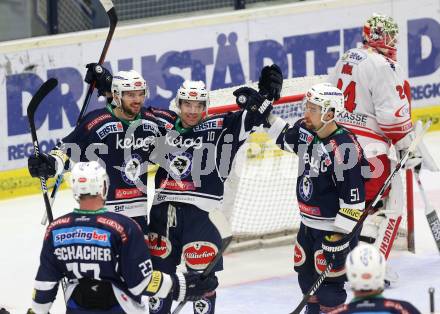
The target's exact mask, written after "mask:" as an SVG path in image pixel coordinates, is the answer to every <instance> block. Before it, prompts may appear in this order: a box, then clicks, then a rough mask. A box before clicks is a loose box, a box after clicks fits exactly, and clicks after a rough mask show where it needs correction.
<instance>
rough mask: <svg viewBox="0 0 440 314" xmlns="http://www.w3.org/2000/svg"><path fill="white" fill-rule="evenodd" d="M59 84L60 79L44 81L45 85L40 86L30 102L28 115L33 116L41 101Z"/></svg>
mask: <svg viewBox="0 0 440 314" xmlns="http://www.w3.org/2000/svg"><path fill="white" fill-rule="evenodd" d="M57 85H58V80H57V79H55V78H50V79H48V80H47V81H46V82H44V83H43V85H41V86H40V88H39V89H38V90H37V92H36V93H35V94H34V96H33V97H32V99H31V102H30V103H29V106H28V107H27V115H28V117H33V116H34V114H35V111H36V110H37V108H38V106H39V105H40V103H41V101H42V100H43V99H44V98H45V97H46V96H47V95H48V94H49V93H50V92H51V91H52V90H53V89H54V88H55V87H56V86H57Z"/></svg>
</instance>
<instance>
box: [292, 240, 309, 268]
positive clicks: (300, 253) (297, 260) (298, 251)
mask: <svg viewBox="0 0 440 314" xmlns="http://www.w3.org/2000/svg"><path fill="white" fill-rule="evenodd" d="M294 254H295V256H294V258H293V262H294V265H295V267H299V266H301V265H302V264H304V262H305V261H306V253H305V252H304V249H303V248H302V246H301V245H300V244H299V243H298V242H296V243H295V247H294Z"/></svg>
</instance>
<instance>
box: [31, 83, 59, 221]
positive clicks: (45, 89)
mask: <svg viewBox="0 0 440 314" xmlns="http://www.w3.org/2000/svg"><path fill="white" fill-rule="evenodd" d="M57 85H58V81H57V80H56V79H54V78H50V79H48V80H47V81H46V82H44V83H43V85H41V87H40V88H39V89H38V91H37V92H36V93H35V95H34V96H33V97H32V99H31V102H30V103H29V106H28V108H27V116H28V120H29V127H30V129H31V136H32V142H33V144H34V154H35V157H39V156H40V144H39V143H38V137H37V129H36V128H35V120H34V117H35V112H36V111H37V108H38V106H39V105H40V103H41V102H42V101H43V99H44V98H45V97H46V96H47V95H48V94H49V93H50V92H51V91H52V90H53V89H54V88H55V87H56V86H57ZM40 183H41V190H42V191H43V198H44V204H45V206H46V215H47V217H48V218H49V223H50V222H52V221H53V215H52V207H51V204H50V202H49V197H48V196H47V185H46V178H45V177H40Z"/></svg>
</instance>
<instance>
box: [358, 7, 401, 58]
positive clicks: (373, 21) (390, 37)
mask: <svg viewBox="0 0 440 314" xmlns="http://www.w3.org/2000/svg"><path fill="white" fill-rule="evenodd" d="M398 34H399V27H398V26H397V23H396V22H395V21H394V20H393V18H391V17H390V16H387V15H383V14H377V13H374V14H373V16H372V17H370V18H369V19H368V20H367V22H366V23H365V25H364V27H363V31H362V39H363V43H364V45H365V46H366V47H371V48H374V49H376V50H377V51H378V52H380V53H381V54H383V55H384V56H386V57H387V58H390V59H391V60H394V61H396V59H397V49H396V45H397V35H398Z"/></svg>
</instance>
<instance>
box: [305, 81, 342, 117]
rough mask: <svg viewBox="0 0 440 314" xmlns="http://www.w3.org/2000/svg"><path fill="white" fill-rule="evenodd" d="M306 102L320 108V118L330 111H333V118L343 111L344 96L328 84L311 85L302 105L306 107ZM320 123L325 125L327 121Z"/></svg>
mask: <svg viewBox="0 0 440 314" xmlns="http://www.w3.org/2000/svg"><path fill="white" fill-rule="evenodd" d="M307 102H311V103H312V104H315V105H318V106H320V107H321V114H322V117H323V116H324V114H326V113H327V112H329V111H330V110H331V109H334V111H335V117H336V116H337V115H338V114H339V113H341V112H343V111H344V110H345V109H344V94H343V93H342V92H341V90H340V89H339V88H337V87H334V86H333V85H331V84H330V83H319V84H316V85H313V86H312V87H311V88H310V89H309V90H308V91H307V92H306V94H305V96H304V101H303V104H304V105H306V104H307ZM322 117H321V120H322ZM322 122H324V123H326V122H329V121H323V120H322Z"/></svg>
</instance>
